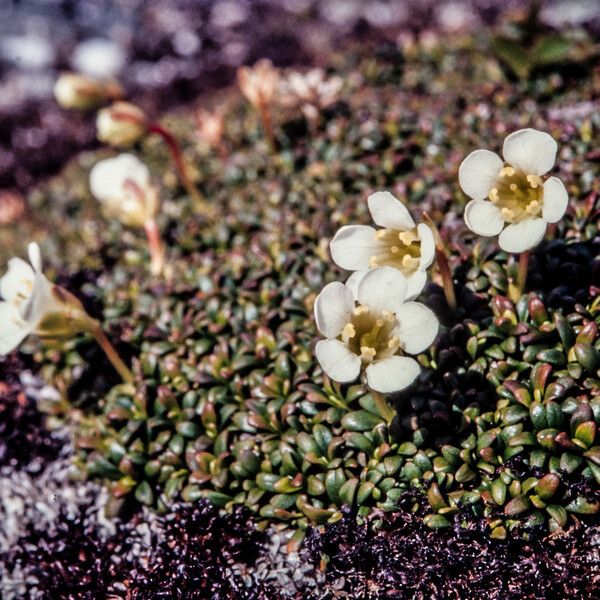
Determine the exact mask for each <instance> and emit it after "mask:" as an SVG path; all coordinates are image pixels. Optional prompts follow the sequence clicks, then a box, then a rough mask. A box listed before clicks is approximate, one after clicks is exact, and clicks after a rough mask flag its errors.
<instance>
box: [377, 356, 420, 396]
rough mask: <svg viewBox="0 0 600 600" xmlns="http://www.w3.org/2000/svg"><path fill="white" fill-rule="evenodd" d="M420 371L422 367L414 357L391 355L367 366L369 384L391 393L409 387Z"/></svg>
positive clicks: (384, 392) (379, 390) (380, 390)
mask: <svg viewBox="0 0 600 600" xmlns="http://www.w3.org/2000/svg"><path fill="white" fill-rule="evenodd" d="M420 371H421V367H420V366H419V363H418V362H417V361H416V360H415V359H414V358H410V357H408V356H390V357H389V358H384V359H383V360H380V361H377V362H374V363H373V364H370V365H369V366H368V367H367V369H366V373H367V384H368V386H369V387H370V388H371V389H372V390H375V391H376V392H380V393H382V394H391V393H392V392H399V391H400V390H403V389H405V388H407V387H408V386H409V385H410V384H411V383H413V381H414V380H415V379H416V378H417V377H418V375H419V373H420Z"/></svg>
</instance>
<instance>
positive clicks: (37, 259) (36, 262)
mask: <svg viewBox="0 0 600 600" xmlns="http://www.w3.org/2000/svg"><path fill="white" fill-rule="evenodd" d="M27 253H28V254H29V262H30V263H31V266H32V267H33V270H34V271H36V272H38V273H41V272H42V252H41V250H40V247H39V246H38V245H37V243H36V242H31V243H30V244H29V246H28V247H27Z"/></svg>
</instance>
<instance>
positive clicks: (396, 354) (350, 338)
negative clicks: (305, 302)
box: [315, 267, 439, 394]
mask: <svg viewBox="0 0 600 600" xmlns="http://www.w3.org/2000/svg"><path fill="white" fill-rule="evenodd" d="M355 284H356V281H354V282H350V285H344V284H343V283H340V282H334V283H330V284H328V285H327V286H325V287H324V288H323V290H322V291H321V293H320V294H319V295H318V296H317V299H316V300H315V319H316V322H317V327H318V329H319V331H320V332H321V333H322V334H323V335H324V336H325V337H326V338H327V339H326V340H321V341H319V342H318V343H317V346H316V354H317V359H318V361H319V363H320V365H321V367H322V368H323V370H324V371H325V373H327V375H329V377H331V378H332V379H333V380H335V381H339V382H341V383H344V382H350V381H354V380H355V379H356V378H357V377H358V375H359V374H360V372H361V369H362V368H363V367H365V372H366V376H367V384H368V385H369V387H370V388H371V389H373V390H375V391H377V392H381V393H384V394H387V393H391V392H396V391H399V390H402V389H404V388H406V387H407V386H409V385H410V384H411V383H412V382H413V381H414V380H415V378H416V377H417V375H418V374H419V371H420V367H419V363H418V362H417V361H416V360H415V359H414V358H411V357H408V356H403V354H404V353H405V352H406V353H408V354H418V353H419V352H422V351H423V350H425V349H426V348H428V347H429V346H430V345H431V344H432V343H433V340H434V339H435V337H436V335H437V332H438V328H439V323H438V320H437V318H436V316H435V315H434V314H433V312H432V311H431V310H430V309H429V308H427V307H426V306H424V305H422V304H419V303H417V302H405V301H404V295H405V292H406V287H407V284H406V278H405V277H404V275H402V273H400V271H398V270H397V269H394V268H392V267H381V268H378V269H372V270H370V271H369V272H368V273H366V274H365V275H364V276H363V277H362V278H361V279H360V281H358V283H357V284H356V285H355Z"/></svg>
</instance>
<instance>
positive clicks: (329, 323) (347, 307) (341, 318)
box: [315, 281, 354, 338]
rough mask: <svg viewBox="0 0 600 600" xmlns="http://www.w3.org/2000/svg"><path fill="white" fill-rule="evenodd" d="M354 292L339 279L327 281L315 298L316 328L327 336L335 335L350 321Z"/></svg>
mask: <svg viewBox="0 0 600 600" xmlns="http://www.w3.org/2000/svg"><path fill="white" fill-rule="evenodd" d="M353 308H354V294H352V290H350V288H349V287H346V286H345V285H344V284H343V283H340V282H339V281H334V282H333V283H329V284H328V285H326V286H325V287H324V288H323V289H322V290H321V293H320V294H319V295H318V296H317V298H316V300H315V321H316V322H317V328H318V330H319V331H320V332H321V333H322V334H323V335H324V336H325V337H328V338H334V337H337V336H338V335H339V334H340V333H341V331H342V329H343V328H344V325H346V323H348V322H349V321H350V313H351V312H352V309H353Z"/></svg>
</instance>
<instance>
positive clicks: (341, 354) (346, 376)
mask: <svg viewBox="0 0 600 600" xmlns="http://www.w3.org/2000/svg"><path fill="white" fill-rule="evenodd" d="M315 353H316V355H317V360H318V361H319V364H320V365H321V368H322V369H323V371H325V373H327V375H329V377H331V379H333V380H334V381H338V382H340V383H347V382H349V381H354V380H355V379H356V378H357V377H358V375H359V374H360V365H361V362H360V357H359V356H357V355H356V354H354V353H353V352H351V351H350V350H349V349H348V347H347V346H346V345H345V344H344V343H342V342H341V341H340V340H321V341H320V342H317V345H316V347H315Z"/></svg>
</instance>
